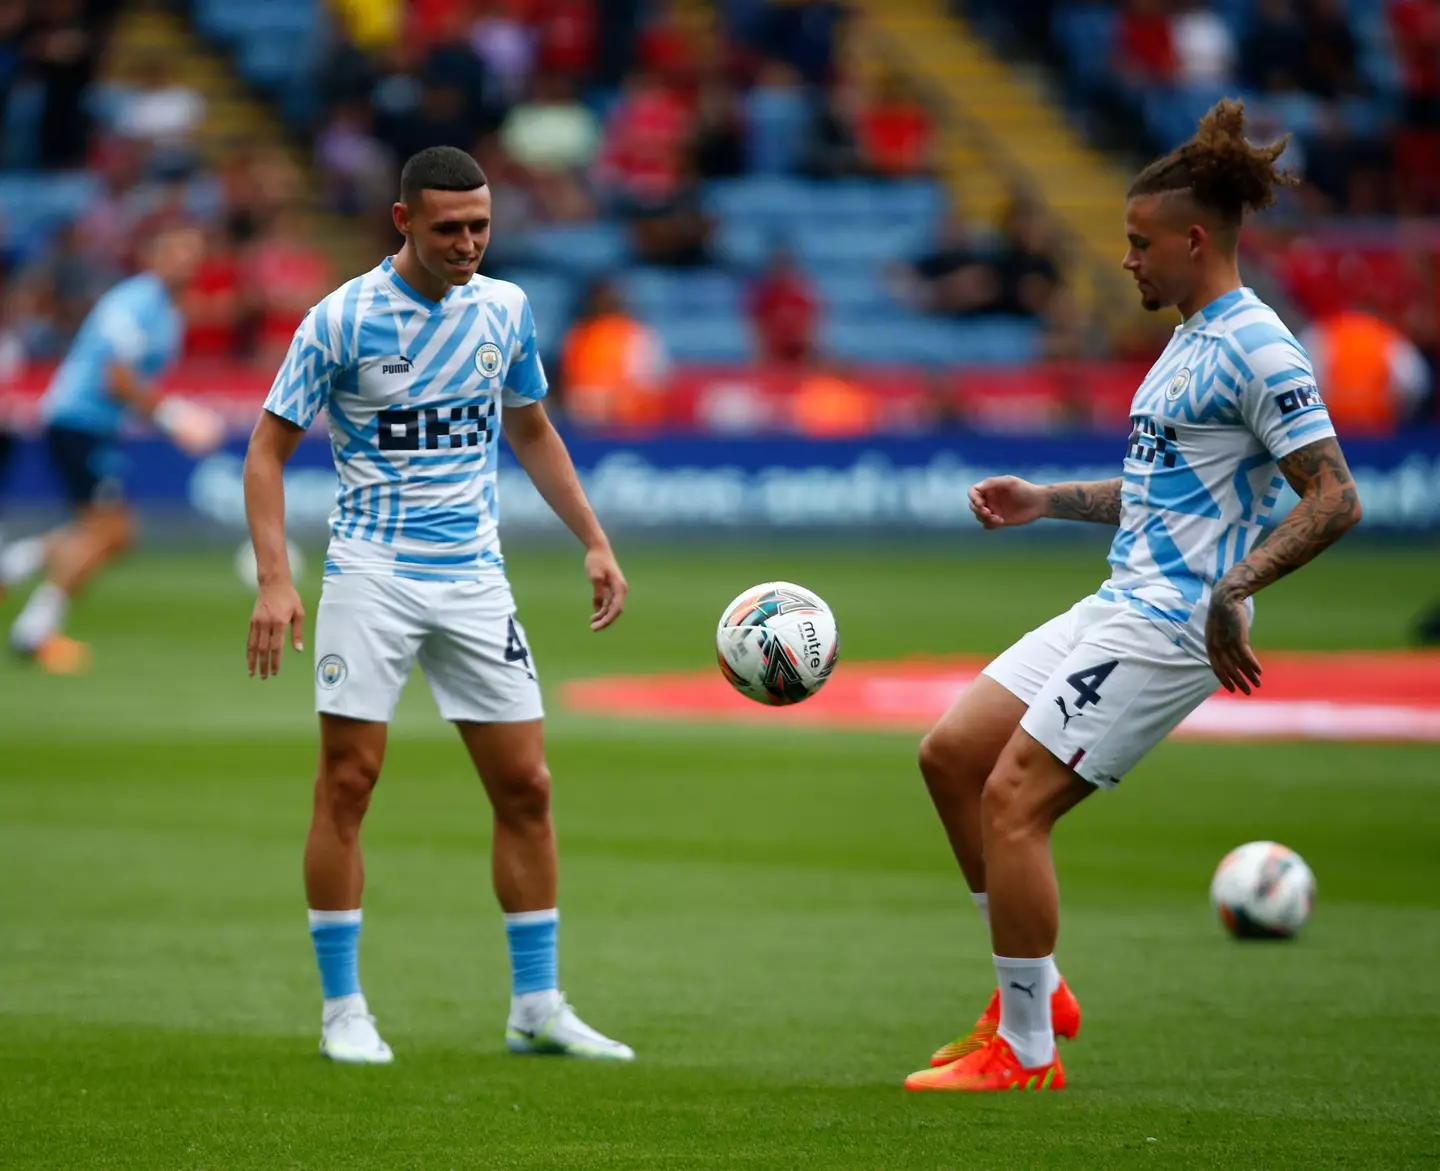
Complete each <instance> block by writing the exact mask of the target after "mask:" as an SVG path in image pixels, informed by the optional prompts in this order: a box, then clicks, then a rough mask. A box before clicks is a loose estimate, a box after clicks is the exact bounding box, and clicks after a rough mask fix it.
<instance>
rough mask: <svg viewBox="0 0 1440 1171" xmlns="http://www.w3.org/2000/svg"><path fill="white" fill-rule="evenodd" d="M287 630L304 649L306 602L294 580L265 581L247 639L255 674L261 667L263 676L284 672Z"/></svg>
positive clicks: (247, 658)
mask: <svg viewBox="0 0 1440 1171" xmlns="http://www.w3.org/2000/svg"><path fill="white" fill-rule="evenodd" d="M287 630H288V631H289V632H290V645H291V646H293V647H294V648H295V649H296V650H297V651H303V650H304V649H305V605H304V603H302V602H301V601H300V594H299V593H298V592H297V591H296V589H295V585H294V583H293V582H288V581H286V582H276V583H274V584H271V585H262V586H261V587H260V593H259V595H258V596H257V597H256V599H255V612H254V613H253V614H252V615H251V616H250V637H249V639H248V640H247V641H246V643H245V662H246V665H247V666H248V667H249V668H250V674H251V675H252V676H253V675H254V674H255V671H256V669H257V668H258V669H259V671H260V678H261V679H268V678H270V676H271V675H278V674H279V673H280V652H281V651H282V650H284V649H285V632H286V631H287Z"/></svg>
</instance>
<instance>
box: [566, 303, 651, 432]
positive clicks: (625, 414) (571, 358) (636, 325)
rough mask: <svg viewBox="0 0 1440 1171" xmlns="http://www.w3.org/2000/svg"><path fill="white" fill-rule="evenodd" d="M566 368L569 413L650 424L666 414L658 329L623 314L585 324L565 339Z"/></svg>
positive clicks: (598, 420)
mask: <svg viewBox="0 0 1440 1171" xmlns="http://www.w3.org/2000/svg"><path fill="white" fill-rule="evenodd" d="M560 372H561V376H562V378H563V379H564V383H565V410H566V413H567V414H569V416H570V417H571V418H573V419H575V420H577V421H579V422H583V423H587V424H589V425H591V426H618V427H627V428H628V427H646V426H652V425H654V424H656V423H658V422H660V420H661V418H662V416H663V413H664V410H663V406H664V404H663V402H662V396H663V394H664V391H665V375H666V361H665V353H664V348H663V347H662V346H661V344H660V339H659V337H658V336H657V335H656V333H655V331H654V330H652V329H650V328H649V327H648V326H646V325H643V324H641V323H640V322H638V321H635V320H634V319H633V318H630V317H627V316H625V315H624V314H623V313H606V314H603V315H601V316H599V317H592V318H590V319H588V320H583V321H581V322H579V323H578V324H577V325H576V326H575V327H574V328H573V329H572V330H571V331H570V335H569V336H568V337H567V338H566V339H565V352H564V353H563V354H562V356H561V361H560Z"/></svg>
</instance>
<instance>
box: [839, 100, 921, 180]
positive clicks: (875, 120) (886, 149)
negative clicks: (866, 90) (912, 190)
mask: <svg viewBox="0 0 1440 1171" xmlns="http://www.w3.org/2000/svg"><path fill="white" fill-rule="evenodd" d="M857 121H858V125H857V127H856V129H857V131H858V134H859V139H860V147H861V149H862V150H863V151H864V153H865V157H866V158H867V159H869V160H870V163H871V165H872V166H874V167H875V168H876V169H877V170H878V171H880V172H881V174H884V175H892V176H898V175H914V174H916V173H917V172H918V171H920V170H921V169H922V168H924V166H925V163H926V160H927V159H928V157H929V152H930V132H931V126H930V116H929V114H927V113H926V112H925V109H924V107H923V106H919V105H917V104H915V103H914V102H878V103H876V104H875V105H873V106H870V107H869V108H868V109H866V110H865V111H863V112H862V113H861V115H860V117H859V119H858V120H857Z"/></svg>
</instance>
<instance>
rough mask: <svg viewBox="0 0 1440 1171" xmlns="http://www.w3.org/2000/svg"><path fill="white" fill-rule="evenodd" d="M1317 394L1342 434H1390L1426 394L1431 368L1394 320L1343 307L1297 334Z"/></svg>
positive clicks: (1342, 435)
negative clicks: (1303, 334) (1309, 366)
mask: <svg viewBox="0 0 1440 1171" xmlns="http://www.w3.org/2000/svg"><path fill="white" fill-rule="evenodd" d="M1302 340H1303V342H1304V345H1305V349H1306V351H1307V352H1308V353H1309V355H1310V362H1311V365H1313V366H1314V368H1315V382H1316V385H1317V386H1319V388H1320V397H1321V398H1323V399H1324V400H1325V405H1326V406H1327V407H1328V408H1329V410H1330V418H1331V419H1332V420H1333V421H1334V423H1335V429H1336V430H1337V431H1338V432H1339V433H1340V435H1341V437H1342V438H1343V437H1344V436H1346V435H1393V434H1394V433H1395V431H1396V429H1397V428H1398V426H1399V424H1400V422H1401V421H1402V420H1404V419H1405V418H1406V417H1407V416H1408V415H1409V414H1410V412H1411V411H1412V409H1413V408H1414V407H1415V406H1416V405H1417V404H1418V403H1419V402H1420V400H1421V399H1423V398H1424V397H1425V392H1426V391H1427V390H1428V389H1429V383H1430V374H1429V371H1428V369H1427V368H1426V365H1425V359H1424V357H1423V356H1422V355H1421V353H1420V351H1419V350H1418V349H1417V348H1416V347H1415V344H1414V343H1413V342H1412V341H1411V340H1410V339H1409V338H1407V337H1406V336H1405V335H1404V334H1403V333H1401V332H1400V331H1399V330H1398V329H1396V328H1395V327H1394V326H1393V325H1389V324H1387V323H1386V322H1384V321H1381V320H1380V319H1379V318H1378V317H1372V316H1370V315H1369V314H1368V313H1361V312H1358V311H1355V310H1346V311H1344V312H1341V313H1337V314H1334V315H1333V316H1330V317H1326V318H1322V319H1321V320H1320V321H1318V322H1316V323H1315V325H1314V326H1313V327H1312V328H1311V329H1310V331H1309V333H1307V334H1306V336H1305V337H1304V339H1302Z"/></svg>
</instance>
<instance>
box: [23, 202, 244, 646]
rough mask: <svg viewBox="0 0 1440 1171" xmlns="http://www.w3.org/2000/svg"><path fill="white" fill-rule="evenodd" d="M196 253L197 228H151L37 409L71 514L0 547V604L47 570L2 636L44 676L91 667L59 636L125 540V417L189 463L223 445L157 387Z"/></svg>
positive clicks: (218, 429) (197, 412)
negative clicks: (139, 259)
mask: <svg viewBox="0 0 1440 1171" xmlns="http://www.w3.org/2000/svg"><path fill="white" fill-rule="evenodd" d="M203 254H204V235H203V234H202V233H201V231H200V230H199V229H198V228H194V227H191V226H188V225H182V224H175V225H170V226H167V227H166V228H164V229H163V230H161V231H160V232H158V233H157V234H156V235H155V236H154V237H153V238H152V239H151V240H150V241H149V244H148V246H147V248H146V256H145V268H144V271H142V272H140V273H139V274H138V275H136V276H133V277H130V278H128V279H127V280H123V281H121V282H120V283H119V284H117V285H116V286H115V287H114V288H112V289H111V290H110V291H109V292H107V293H106V294H105V295H104V296H103V297H101V298H100V299H99V300H98V301H97V302H96V303H95V307H94V308H93V309H92V310H91V311H90V313H89V315H88V316H87V317H86V318H85V320H84V322H83V323H82V324H81V326H80V330H79V332H78V333H77V334H76V337H75V341H74V343H73V344H72V345H71V347H70V352H69V353H68V354H66V356H65V360H64V361H63V362H61V364H60V367H59V369H58V370H56V372H55V377H54V379H53V381H52V382H51V383H50V386H49V389H48V390H47V391H46V393H45V396H44V398H42V399H41V401H40V417H41V420H42V422H43V423H44V426H45V444H46V447H47V448H48V450H49V456H50V464H51V467H52V469H53V470H54V472H55V476H56V478H57V479H58V480H59V481H60V484H61V485H62V487H63V488H64V491H65V494H66V497H67V498H68V500H69V503H70V505H71V507H72V508H73V510H74V514H75V515H74V519H73V521H72V523H70V524H69V525H67V526H65V527H63V528H60V529H57V530H55V531H54V532H51V533H47V534H45V535H44V536H37V537H29V538H26V539H24V540H20V541H16V542H14V543H13V544H11V545H9V546H7V547H6V548H5V549H4V550H3V551H0V597H3V595H4V593H5V591H7V590H9V589H13V588H14V587H15V586H17V585H19V584H20V583H22V582H24V581H25V580H26V579H27V578H29V577H32V576H33V575H34V574H36V573H38V572H39V571H40V570H41V569H42V568H44V569H48V576H47V578H46V580H45V581H44V582H43V583H42V584H41V585H39V586H37V587H36V589H35V591H34V592H33V593H32V594H31V595H30V598H29V600H28V601H27V602H26V604H25V607H24V609H22V610H21V611H20V614H19V616H18V617H17V618H16V619H15V623H14V625H13V626H12V627H11V630H10V645H11V647H12V649H14V650H15V652H16V653H17V654H20V655H22V656H24V657H26V658H28V659H31V660H33V661H34V662H35V663H36V664H37V665H39V666H40V667H41V668H43V669H44V670H46V671H50V672H54V673H58V674H77V673H79V672H82V671H84V670H85V668H86V667H87V665H88V664H89V661H90V652H89V649H88V648H87V647H86V646H85V645H84V644H83V643H79V642H76V641H75V640H73V639H70V638H67V637H66V636H65V635H64V633H63V627H64V623H65V617H66V614H67V613H68V611H69V608H70V602H71V600H72V599H73V598H74V597H75V596H76V595H77V594H78V593H79V592H80V590H81V589H82V588H83V587H84V586H85V584H86V583H87V582H89V581H90V579H91V578H93V577H94V576H95V574H96V573H98V572H99V571H100V570H101V569H102V568H104V567H105V566H106V565H107V564H108V563H109V562H111V561H113V560H114V559H115V558H116V557H117V556H119V555H120V554H121V553H123V552H124V551H125V549H126V548H128V547H129V545H130V542H131V537H132V533H133V528H134V523H133V519H132V517H131V515H130V509H129V508H128V507H127V505H126V504H125V499H124V491H123V485H122V476H123V473H124V464H125V457H124V453H123V451H122V450H121V442H120V435H121V431H122V429H123V427H124V425H125V424H126V422H127V421H128V419H129V418H130V417H131V416H138V417H140V418H145V419H149V420H150V421H151V422H152V423H154V424H155V425H156V426H157V427H159V428H160V429H161V430H162V431H164V432H165V433H166V434H167V435H169V437H170V438H171V439H172V440H173V441H174V443H175V444H176V445H177V446H178V447H180V448H181V449H182V450H183V451H185V452H186V453H187V454H188V455H191V456H200V455H204V454H205V453H206V452H208V451H212V450H213V449H214V448H216V447H217V446H219V444H220V442H221V440H222V439H223V438H224V428H223V425H222V423H221V420H220V419H219V417H218V416H216V415H214V414H213V413H212V412H210V411H208V410H206V409H205V408H203V407H200V406H197V405H196V404H194V403H190V402H186V401H185V400H184V399H182V398H176V397H173V396H170V397H162V396H161V395H160V394H159V393H158V392H157V391H156V389H155V382H156V380H157V379H158V378H159V377H160V375H161V374H163V373H164V371H165V370H166V369H167V368H168V367H169V366H170V365H171V363H172V362H174V360H175V358H176V357H178V355H179V353H180V347H181V343H182V341H183V340H184V328H183V321H182V317H181V312H180V308H179V304H178V302H179V300H180V298H181V297H182V295H183V294H184V292H185V291H186V290H187V289H188V288H189V286H190V283H191V281H192V280H193V279H194V276H195V273H196V271H197V270H198V268H199V266H200V261H201V259H202V257H203Z"/></svg>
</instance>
